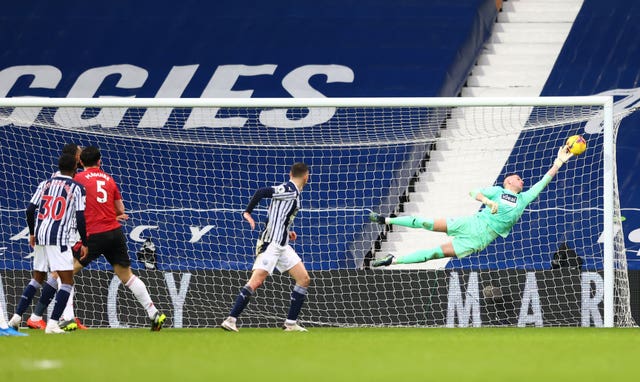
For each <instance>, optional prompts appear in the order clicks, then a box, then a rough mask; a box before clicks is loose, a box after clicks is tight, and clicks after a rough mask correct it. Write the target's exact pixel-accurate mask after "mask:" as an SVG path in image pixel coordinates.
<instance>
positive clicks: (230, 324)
mask: <svg viewBox="0 0 640 382" xmlns="http://www.w3.org/2000/svg"><path fill="white" fill-rule="evenodd" d="M220 326H221V327H222V329H224V330H226V331H228V332H237V331H238V327H237V326H236V319H235V318H234V317H227V319H226V320H224V321H222V324H220Z"/></svg>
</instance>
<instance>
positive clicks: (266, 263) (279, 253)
mask: <svg viewBox="0 0 640 382" xmlns="http://www.w3.org/2000/svg"><path fill="white" fill-rule="evenodd" d="M301 261H302V259H301V258H300V256H298V254H297V253H296V251H295V250H294V249H293V247H291V246H290V245H285V246H284V247H281V246H279V245H277V244H274V243H270V244H269V246H267V249H265V250H264V251H263V252H261V253H260V254H258V257H257V258H256V261H255V262H254V263H253V268H252V269H254V270H255V269H262V270H265V271H267V272H269V274H272V273H273V270H274V268H278V271H280V273H284V272H286V271H288V270H289V269H291V268H293V267H294V266H295V265H296V264H298V263H299V262H301Z"/></svg>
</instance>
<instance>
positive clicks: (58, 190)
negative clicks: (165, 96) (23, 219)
mask: <svg viewBox="0 0 640 382" xmlns="http://www.w3.org/2000/svg"><path fill="white" fill-rule="evenodd" d="M30 207H32V208H31V209H35V213H36V216H35V229H34V234H35V236H36V244H37V245H58V246H66V245H69V244H70V242H69V236H70V235H71V234H72V233H73V232H74V230H75V228H76V213H77V212H80V211H84V208H85V190H84V187H82V185H80V184H79V183H77V182H76V181H74V180H73V179H72V178H71V177H70V176H66V175H55V176H54V177H52V178H51V179H49V180H45V181H43V182H41V183H40V184H39V185H38V189H37V190H36V192H35V193H34V194H33V196H32V197H31V201H30ZM33 207H35V208H33ZM82 223H83V225H84V221H83V222H82ZM82 228H84V227H82ZM71 244H74V243H71Z"/></svg>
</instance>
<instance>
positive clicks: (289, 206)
mask: <svg viewBox="0 0 640 382" xmlns="http://www.w3.org/2000/svg"><path fill="white" fill-rule="evenodd" d="M263 198H271V204H269V209H268V212H267V223H266V227H265V228H264V230H263V231H262V232H261V233H260V240H261V241H262V242H264V243H277V244H278V245H280V246H285V245H287V244H288V243H289V227H290V226H291V223H293V219H294V218H295V217H296V214H297V213H298V210H299V209H300V190H298V187H297V186H296V185H295V184H294V183H293V182H291V181H289V182H286V183H283V184H281V185H279V186H274V187H264V188H260V189H258V190H257V191H256V193H255V194H254V195H253V198H252V199H251V202H249V205H248V206H247V208H246V209H245V211H246V212H249V213H251V211H253V209H254V208H255V206H256V205H257V204H258V203H259V202H260V200H262V199H263Z"/></svg>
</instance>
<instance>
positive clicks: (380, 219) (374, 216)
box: [369, 212, 387, 224]
mask: <svg viewBox="0 0 640 382" xmlns="http://www.w3.org/2000/svg"><path fill="white" fill-rule="evenodd" d="M369 220H370V221H372V222H374V223H378V224H387V222H386V221H385V216H383V215H380V214H379V213H377V212H372V213H370V214H369Z"/></svg>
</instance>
